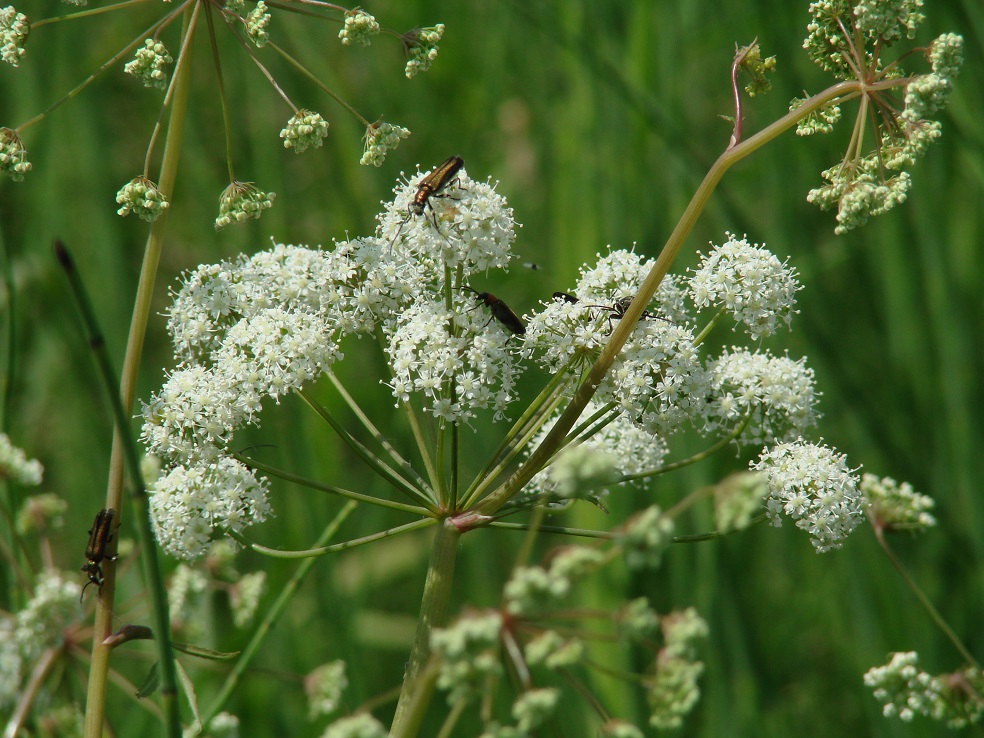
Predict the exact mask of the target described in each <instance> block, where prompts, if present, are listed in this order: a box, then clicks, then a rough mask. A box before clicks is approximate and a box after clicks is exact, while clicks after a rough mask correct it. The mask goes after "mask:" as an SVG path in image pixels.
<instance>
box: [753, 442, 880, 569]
mask: <svg viewBox="0 0 984 738" xmlns="http://www.w3.org/2000/svg"><path fill="white" fill-rule="evenodd" d="M751 468H752V469H756V470H758V471H762V472H765V473H766V475H767V477H768V484H769V494H770V497H769V499H768V501H767V503H766V514H767V515H768V516H769V520H770V521H771V523H772V524H773V525H774V526H780V525H782V517H781V515H782V514H785V515H788V516H789V517H790V518H792V519H793V520H794V521H795V523H796V527H798V528H801V529H802V530H805V531H806V532H807V533H809V534H810V538H811V539H812V543H813V546H814V547H815V548H816V550H817V553H823V552H824V551H829V550H831V549H834V548H840V547H841V546H842V545H843V541H844V539H845V538H846V537H847V536H848V535H849V534H850V533H851V531H853V530H854V529H855V528H856V527H857V525H858V523H860V522H861V520H862V515H863V511H862V507H863V498H862V496H861V493H860V491H859V490H858V480H857V478H856V477H855V476H854V474H853V473H852V471H851V470H850V469H848V468H847V463H846V458H845V456H844V455H843V454H837V453H835V452H834V451H833V450H831V449H829V448H827V447H826V446H818V445H816V444H812V443H807V442H806V441H803V440H802V439H799V440H797V441H794V442H792V443H781V444H779V445H777V446H775V447H774V448H772V449H771V450H769V451H764V452H762V455H761V456H760V458H759V461H758V462H756V463H754V464H752V465H751Z"/></svg>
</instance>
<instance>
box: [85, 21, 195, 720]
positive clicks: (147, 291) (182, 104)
mask: <svg viewBox="0 0 984 738" xmlns="http://www.w3.org/2000/svg"><path fill="white" fill-rule="evenodd" d="M199 7H200V6H199V5H198V4H194V5H189V6H188V10H187V14H186V16H185V27H184V29H183V30H182V39H183V49H182V53H181V56H180V57H179V60H178V65H177V68H176V69H175V71H174V80H173V88H172V89H173V90H174V97H173V100H172V102H171V119H170V123H169V126H168V134H167V143H166V145H165V149H164V158H163V161H162V163H161V176H160V183H159V187H160V191H161V193H163V194H164V196H165V197H167V198H168V199H169V200H170V199H171V195H172V193H173V191H174V181H175V177H176V174H177V168H178V157H179V154H180V152H181V141H182V139H183V135H184V119H185V112H186V110H187V107H188V90H189V85H190V76H191V75H190V70H191V50H190V44H189V43H188V42H189V40H190V38H191V37H192V35H193V34H194V29H195V26H196V22H195V21H196V19H197V13H198V8H199ZM167 212H168V211H167V210H164V212H163V213H162V214H161V216H160V217H159V218H158V219H157V220H156V221H155V222H154V224H153V225H152V226H151V229H150V233H149V235H148V237H147V245H146V247H145V250H144V261H143V265H142V267H141V270H140V281H139V283H138V285H137V295H136V298H135V300H134V307H133V316H132V318H131V320H130V334H129V336H128V338H127V346H126V355H125V357H124V360H123V373H122V375H121V377H120V404H121V405H122V406H123V407H124V408H125V409H127V410H129V409H130V408H132V407H133V399H134V393H135V387H136V382H137V375H138V372H139V368H140V356H141V353H142V351H143V343H144V336H145V334H146V331H147V322H148V320H149V319H150V313H151V299H152V297H153V293H154V284H155V281H156V277H157V265H158V263H159V261H160V254H161V248H162V246H163V242H164V228H165V225H166V222H167ZM123 432H125V431H124V429H121V428H118V427H117V428H116V429H115V431H114V433H113V449H112V454H111V456H110V461H109V480H108V483H107V490H106V504H105V507H107V508H113V509H115V510H117V511H120V512H121V514H122V505H121V503H122V498H123V466H124V458H125V453H124V443H123V438H122V433H123ZM135 502H137V503H138V504H135V505H134V511H135V512H136V513H138V514H139V515H140V516H141V518H146V513H147V505H146V498H143V500H142V501H141V500H135ZM141 502H142V503H143V504H139V503H141ZM137 525H138V527H139V528H141V529H143V528H144V527H146V529H147V530H149V527H150V526H149V521H146V520H143V519H142V520H138V521H137ZM148 543H149V544H151V545H148V546H146V547H145V548H144V550H143V552H142V555H143V556H144V557H145V559H147V566H146V568H147V573H148V574H149V575H150V576H151V577H152V578H153V579H156V580H157V581H156V582H155V581H147V586H148V588H150V587H154V588H155V589H156V590H157V591H156V592H155V593H154V595H153V596H152V597H151V600H152V602H153V603H154V604H155V607H154V611H155V618H154V630H155V635H156V636H157V638H158V639H160V640H159V641H158V642H159V644H160V647H161V650H162V652H168V651H169V648H168V643H167V632H168V628H169V623H168V622H167V609H166V599H165V595H164V590H163V586H162V584H161V582H160V579H159V574H160V570H159V567H158V566H157V549H156V547H154V546H153V545H152V540H151V541H148ZM151 560H152V561H151ZM105 574H106V579H105V584H104V585H103V587H102V590H101V593H100V596H99V598H98V600H97V605H96V620H95V625H94V627H93V634H92V663H91V666H90V669H89V689H88V695H87V698H86V714H85V736H86V738H99V737H100V736H102V733H103V723H104V721H105V709H106V705H105V701H106V683H107V678H108V673H109V653H110V650H111V649H110V647H109V646H107V645H104V643H103V641H105V639H106V638H107V637H109V635H110V633H111V632H112V617H113V595H114V591H115V585H116V572H115V567H114V566H112V565H109V566H107V567H106V571H105ZM155 574H156V575H157V576H154V575H155ZM159 668H160V674H161V684H162V689H161V694H162V700H163V703H164V708H165V710H164V712H165V718H164V724H165V728H166V731H167V732H166V734H167V735H169V736H171V735H175V736H176V735H178V733H179V731H180V725H179V723H178V710H177V707H178V706H177V701H176V700H175V694H174V684H175V681H176V676H175V671H174V661H173V659H171V658H169V657H167V658H162V659H161V663H160V665H159Z"/></svg>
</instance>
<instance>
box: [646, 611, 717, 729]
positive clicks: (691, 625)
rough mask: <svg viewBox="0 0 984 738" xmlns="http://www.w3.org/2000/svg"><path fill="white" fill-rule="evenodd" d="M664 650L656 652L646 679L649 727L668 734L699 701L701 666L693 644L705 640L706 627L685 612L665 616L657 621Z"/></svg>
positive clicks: (698, 616)
mask: <svg viewBox="0 0 984 738" xmlns="http://www.w3.org/2000/svg"><path fill="white" fill-rule="evenodd" d="M661 627H662V630H663V640H664V641H665V644H666V645H665V647H664V648H663V649H662V650H661V651H660V653H659V655H658V657H657V659H656V664H655V668H654V673H653V675H652V676H651V677H649V678H648V679H647V693H646V697H647V699H648V702H649V709H650V714H649V724H650V725H651V726H652V727H654V728H656V729H658V730H672V729H675V728H679V727H680V726H681V725H682V724H683V718H684V716H685V715H686V714H687V713H689V712H690V711H691V710H692V709H693V708H694V705H696V704H697V701H698V700H699V699H700V687H698V686H697V680H698V679H699V678H700V675H701V674H703V673H704V664H703V662H701V661H698V660H697V657H696V642H697V641H698V640H702V639H704V638H706V637H707V632H708V629H707V623H706V622H705V621H704V619H703V618H701V617H700V615H698V614H697V611H696V610H694V609H693V608H688V609H686V610H683V611H682V612H675V613H671V614H669V615H666V616H665V617H664V618H663V619H662V621H661Z"/></svg>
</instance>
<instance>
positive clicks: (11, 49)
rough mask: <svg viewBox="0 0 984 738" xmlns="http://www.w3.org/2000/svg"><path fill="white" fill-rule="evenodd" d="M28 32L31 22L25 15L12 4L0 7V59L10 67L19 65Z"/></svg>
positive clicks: (23, 53)
mask: <svg viewBox="0 0 984 738" xmlns="http://www.w3.org/2000/svg"><path fill="white" fill-rule="evenodd" d="M30 32H31V24H30V23H29V22H28V20H27V16H26V15H24V14H23V13H18V12H17V10H16V9H15V8H14V6H13V5H8V6H7V7H5V8H0V61H5V62H7V64H9V65H10V66H12V67H16V66H19V65H20V60H21V59H22V58H23V57H24V55H25V54H26V53H27V49H25V48H24V43H25V42H26V41H27V36H28V34H29V33H30Z"/></svg>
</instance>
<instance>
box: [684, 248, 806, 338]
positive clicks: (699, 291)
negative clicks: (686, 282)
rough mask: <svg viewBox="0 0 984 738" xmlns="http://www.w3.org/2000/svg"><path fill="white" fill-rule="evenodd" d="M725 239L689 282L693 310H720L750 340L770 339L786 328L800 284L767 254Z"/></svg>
mask: <svg viewBox="0 0 984 738" xmlns="http://www.w3.org/2000/svg"><path fill="white" fill-rule="evenodd" d="M725 235H727V236H728V240H727V241H725V242H724V243H723V244H722V245H721V246H715V247H714V248H713V249H712V250H711V252H710V253H709V254H707V255H706V256H704V255H701V256H702V258H701V263H700V266H699V267H698V268H697V270H696V271H695V272H694V276H693V277H691V279H690V290H691V296H692V298H693V301H694V304H695V305H697V307H698V308H704V307H707V306H719V307H724V308H726V309H727V310H728V312H730V313H731V314H732V315H733V316H734V319H735V320H736V321H737V322H738V323H742V324H744V325H745V326H746V329H747V330H748V334H749V335H750V336H751V337H752V338H754V339H756V340H757V339H760V338H764V337H766V336H771V335H772V334H773V333H775V332H776V324H777V323H778V321H780V320H782V321H784V322H785V323H786V325H789V323H790V321H791V320H792V316H793V315H794V314H795V312H796V311H795V310H794V309H793V307H794V305H795V304H796V299H795V298H796V291H797V290H798V289H800V284H799V282H798V281H797V279H796V270H795V269H793V268H792V267H789V266H787V265H786V263H785V262H780V261H779V260H778V259H777V258H776V257H775V256H774V255H773V254H772V252H770V251H767V250H766V249H764V248H762V247H761V246H759V245H758V244H754V245H753V244H749V243H748V241H747V239H745V238H742V239H737V238H735V236H734V235H732V234H731V233H726V234H725Z"/></svg>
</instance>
